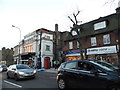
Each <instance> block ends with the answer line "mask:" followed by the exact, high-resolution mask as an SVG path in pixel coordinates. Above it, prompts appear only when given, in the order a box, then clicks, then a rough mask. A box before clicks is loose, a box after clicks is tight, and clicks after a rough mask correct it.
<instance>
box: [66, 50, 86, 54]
mask: <svg viewBox="0 0 120 90" xmlns="http://www.w3.org/2000/svg"><path fill="white" fill-rule="evenodd" d="M82 52H84V50H82ZM76 53H80V50H72V51H66V52H64V54H76Z"/></svg>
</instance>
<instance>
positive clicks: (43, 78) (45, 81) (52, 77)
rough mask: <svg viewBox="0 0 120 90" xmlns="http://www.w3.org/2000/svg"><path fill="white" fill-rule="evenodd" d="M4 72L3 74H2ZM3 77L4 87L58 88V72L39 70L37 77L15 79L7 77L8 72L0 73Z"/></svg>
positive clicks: (55, 89) (56, 89)
mask: <svg viewBox="0 0 120 90" xmlns="http://www.w3.org/2000/svg"><path fill="white" fill-rule="evenodd" d="M1 74H2V75H1ZM1 77H2V88H3V90H4V89H7V88H9V89H10V88H15V90H16V89H17V88H23V89H27V90H28V89H31V88H32V89H40V88H41V89H54V90H58V88H57V83H56V73H50V72H44V71H41V72H37V74H36V78H35V79H24V80H19V81H15V80H14V79H7V77H6V72H2V73H0V78H1Z"/></svg>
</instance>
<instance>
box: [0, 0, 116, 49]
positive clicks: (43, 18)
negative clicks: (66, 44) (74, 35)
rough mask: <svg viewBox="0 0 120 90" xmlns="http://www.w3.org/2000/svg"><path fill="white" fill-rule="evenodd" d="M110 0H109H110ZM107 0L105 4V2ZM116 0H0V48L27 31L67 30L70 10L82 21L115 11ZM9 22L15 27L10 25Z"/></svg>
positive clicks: (17, 40) (10, 46) (9, 44)
mask: <svg viewBox="0 0 120 90" xmlns="http://www.w3.org/2000/svg"><path fill="white" fill-rule="evenodd" d="M111 1H112V0H111ZM107 2H108V3H107ZM117 3H118V0H115V2H113V3H110V0H0V49H1V48H2V47H6V48H13V47H14V46H16V45H18V44H19V41H20V31H21V40H22V39H23V38H24V36H25V35H26V34H28V33H30V32H33V31H35V30H37V29H40V28H46V29H48V30H52V31H55V24H56V23H57V24H58V25H59V31H61V32H62V31H70V27H71V26H72V24H73V23H72V22H71V21H70V19H69V18H68V16H70V17H71V18H72V19H74V18H73V13H75V14H76V13H77V11H80V13H79V15H78V16H77V19H78V21H82V22H81V23H80V24H82V23H86V22H89V21H92V20H95V19H98V18H99V17H104V16H107V15H110V14H113V13H115V12H116V11H115V9H116V8H117V6H118V4H117ZM12 25H14V26H16V27H18V28H19V29H20V31H19V29H18V28H15V27H12Z"/></svg>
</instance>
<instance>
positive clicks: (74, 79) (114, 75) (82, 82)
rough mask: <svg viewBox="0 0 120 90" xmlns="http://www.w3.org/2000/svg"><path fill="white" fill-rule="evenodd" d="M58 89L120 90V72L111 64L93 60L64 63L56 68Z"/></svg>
mask: <svg viewBox="0 0 120 90" xmlns="http://www.w3.org/2000/svg"><path fill="white" fill-rule="evenodd" d="M56 80H57V84H58V88H59V89H61V90H63V89H66V88H96V89H97V88H101V89H108V90H120V70H119V68H117V67H114V66H113V65H112V64H109V63H106V62H102V61H94V60H74V61H70V62H64V63H62V64H61V65H60V67H59V68H58V74H57V77H56Z"/></svg>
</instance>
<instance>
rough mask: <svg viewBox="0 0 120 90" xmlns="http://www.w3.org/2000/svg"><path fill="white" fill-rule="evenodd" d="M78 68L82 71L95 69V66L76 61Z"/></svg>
mask: <svg viewBox="0 0 120 90" xmlns="http://www.w3.org/2000/svg"><path fill="white" fill-rule="evenodd" d="M78 69H79V70H84V71H92V70H95V67H94V66H93V65H91V64H88V63H85V62H78Z"/></svg>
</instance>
